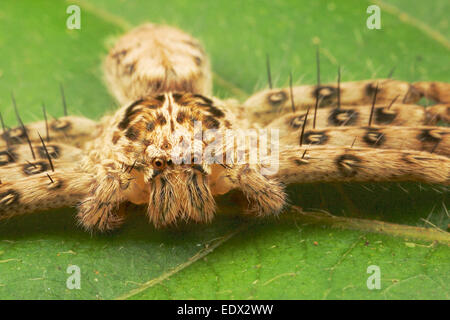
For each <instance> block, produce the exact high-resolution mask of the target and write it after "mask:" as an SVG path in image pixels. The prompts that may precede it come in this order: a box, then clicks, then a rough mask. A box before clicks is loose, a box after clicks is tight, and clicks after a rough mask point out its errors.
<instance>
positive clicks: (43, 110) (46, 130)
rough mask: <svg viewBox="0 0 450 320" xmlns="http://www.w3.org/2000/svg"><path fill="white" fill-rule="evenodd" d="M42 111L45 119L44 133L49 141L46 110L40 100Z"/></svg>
mask: <svg viewBox="0 0 450 320" xmlns="http://www.w3.org/2000/svg"><path fill="white" fill-rule="evenodd" d="M42 112H43V113H44V119H45V133H46V135H47V136H46V140H47V142H50V133H49V130H48V119H47V110H46V109H45V104H44V103H43V102H42Z"/></svg>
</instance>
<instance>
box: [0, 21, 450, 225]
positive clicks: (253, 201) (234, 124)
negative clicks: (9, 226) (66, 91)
mask: <svg viewBox="0 0 450 320" xmlns="http://www.w3.org/2000/svg"><path fill="white" fill-rule="evenodd" d="M318 67H319V64H318ZM269 70H270V69H269ZM104 72H105V79H106V82H107V84H108V86H109V88H110V90H111V92H112V94H113V95H114V96H115V97H116V98H117V100H118V101H119V102H120V104H121V105H122V106H123V107H121V108H120V109H119V110H117V111H116V112H115V113H114V114H111V115H107V116H105V117H103V118H102V119H101V120H100V121H99V122H95V121H92V120H89V119H86V118H82V117H74V116H67V115H66V116H64V117H61V118H59V119H55V120H52V121H47V117H46V116H45V121H41V122H36V123H31V124H28V125H25V124H24V123H23V122H22V120H21V119H20V116H19V114H18V112H17V108H16V109H15V110H16V113H17V117H18V121H19V124H20V125H19V126H18V127H16V128H7V127H5V125H4V124H3V120H2V127H3V129H2V130H3V131H2V135H1V139H0V178H1V184H0V218H8V217H11V216H14V215H19V214H24V213H28V212H33V211H37V210H44V209H49V208H58V207H63V206H77V209H78V214H77V218H78V221H79V223H80V224H81V225H82V226H83V227H84V228H86V229H87V230H100V231H106V230H112V229H115V228H117V227H119V226H120V225H121V224H122V223H123V222H124V221H125V219H126V215H127V207H128V205H129V204H130V203H133V204H138V205H143V204H146V205H147V215H148V218H149V220H150V221H151V222H152V223H153V224H154V225H155V226H157V227H162V226H166V225H170V224H174V223H177V221H180V220H193V221H197V222H208V221H211V219H212V218H213V216H214V212H215V200H214V197H215V196H217V195H220V194H225V193H227V192H229V191H230V190H232V189H239V190H241V191H242V193H243V194H244V195H245V197H246V198H247V199H248V203H249V206H248V210H247V211H248V212H249V213H251V214H254V215H257V216H266V215H271V214H277V213H279V212H281V211H282V210H283V207H285V205H286V203H287V196H286V193H285V191H284V188H285V185H286V184H290V183H311V182H352V181H356V182H369V181H375V182H377V181H419V182H426V183H436V184H442V185H448V184H449V182H450V179H449V177H450V174H449V168H450V166H449V164H450V160H449V158H448V156H449V155H450V136H449V132H450V129H449V128H447V127H445V126H436V125H437V122H438V121H440V122H444V123H448V122H449V120H450V108H449V103H450V84H447V83H440V82H417V83H412V84H410V83H407V82H402V81H396V80H391V79H378V80H367V81H356V82H347V83H341V82H340V72H339V73H338V81H337V83H335V84H325V85H323V84H321V83H320V81H318V83H317V84H316V85H305V86H295V87H294V86H292V81H291V85H290V86H289V88H285V89H274V88H272V85H271V83H270V81H269V85H270V89H267V90H263V91H261V92H258V93H256V94H254V95H252V96H251V97H250V98H248V99H247V100H246V101H245V102H244V103H240V102H238V101H236V100H233V99H228V100H224V101H222V100H220V99H217V98H214V97H212V96H211V92H212V80H211V71H210V64H209V59H208V57H207V55H206V53H205V51H204V49H203V47H202V46H201V44H200V43H199V41H197V40H196V39H194V38H193V37H191V36H190V35H188V34H186V33H184V32H183V31H181V30H178V29H176V28H173V27H170V26H164V25H156V24H145V25H142V26H140V27H137V28H136V29H134V30H132V31H130V32H129V33H127V34H126V35H124V36H123V37H122V38H120V39H119V40H118V42H117V43H116V45H115V46H114V47H113V48H112V49H111V50H110V52H109V54H108V55H107V57H106V59H105V63H104ZM318 74H320V72H319V73H318ZM269 76H270V72H269ZM291 79H292V78H291ZM269 80H270V77H269ZM423 97H425V98H426V99H428V100H433V101H435V102H436V104H434V105H433V106H429V107H422V106H418V105H415V104H414V103H416V102H418V101H419V100H420V99H421V98H423ZM44 115H45V110H44ZM239 129H240V130H250V131H251V132H253V133H254V132H257V133H263V132H267V131H268V130H269V129H270V130H272V131H270V132H271V138H273V137H276V136H277V133H278V138H279V139H278V140H276V139H275V140H273V141H275V143H272V142H273V141H272V140H271V143H270V146H269V149H270V153H271V155H270V156H268V154H261V153H260V154H259V159H257V160H258V161H250V160H249V158H251V153H250V151H249V149H248V148H244V149H242V148H241V149H240V148H239V146H238V142H237V140H238V138H239V137H240V138H242V137H243V138H244V140H245V139H246V138H250V135H249V136H248V137H246V135H247V134H246V133H244V134H243V135H242V134H241V135H240V136H236V137H234V136H231V137H232V139H230V140H227V142H223V141H222V140H220V139H218V138H217V137H219V136H220V137H229V133H230V132H234V131H236V130H239ZM275 129H276V130H275ZM277 130H278V131H277ZM180 132H183V133H184V134H186V135H187V137H188V138H186V137H185V136H183V135H180V134H179V133H180ZM211 132H212V133H214V134H212V135H211ZM244 132H249V131H244ZM41 133H42V135H41ZM44 133H45V134H44ZM189 137H190V138H189ZM192 137H194V139H191V138H192ZM235 138H236V139H235ZM192 140H194V142H193V145H192V143H190V142H192ZM241 142H242V141H241ZM253 143H254V145H256V146H258V147H260V150H261V149H262V146H263V145H264V144H265V145H267V136H266V138H265V139H259V140H257V142H256V143H255V142H253ZM180 145H181V146H182V148H179V147H180ZM212 146H215V148H212ZM217 146H219V147H220V148H217ZM177 148H178V149H177ZM177 150H178V151H177ZM186 150H188V151H189V152H187V151H186ZM206 150H209V151H211V150H212V151H211V152H210V155H212V158H213V159H214V161H208V160H210V158H211V157H209V158H208V157H206V155H205V154H206V153H205V151H206ZM177 152H178V153H177ZM273 155H276V156H275V157H273ZM225 156H226V157H225ZM257 156H258V155H257ZM224 158H226V161H225V160H224ZM180 160H181V161H180ZM253 160H254V159H253Z"/></svg>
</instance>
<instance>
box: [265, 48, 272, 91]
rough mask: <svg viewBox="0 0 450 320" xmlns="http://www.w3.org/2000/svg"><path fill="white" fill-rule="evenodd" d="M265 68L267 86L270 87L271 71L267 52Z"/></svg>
mask: <svg viewBox="0 0 450 320" xmlns="http://www.w3.org/2000/svg"><path fill="white" fill-rule="evenodd" d="M266 68H267V81H268V82H269V88H270V89H272V72H271V71H270V58H269V54H267V55H266Z"/></svg>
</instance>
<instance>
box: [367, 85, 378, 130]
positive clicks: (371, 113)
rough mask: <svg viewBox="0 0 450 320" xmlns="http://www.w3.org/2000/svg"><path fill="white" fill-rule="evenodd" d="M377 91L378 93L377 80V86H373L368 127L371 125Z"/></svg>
mask: <svg viewBox="0 0 450 320" xmlns="http://www.w3.org/2000/svg"><path fill="white" fill-rule="evenodd" d="M377 93H378V82H377V86H376V87H375V92H374V94H373V100H372V108H371V109H370V117H369V127H370V126H371V125H372V118H373V112H374V110H375V103H376V101H377Z"/></svg>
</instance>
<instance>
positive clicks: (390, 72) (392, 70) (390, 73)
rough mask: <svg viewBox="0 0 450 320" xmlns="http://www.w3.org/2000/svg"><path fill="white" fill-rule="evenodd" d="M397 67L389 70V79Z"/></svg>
mask: <svg viewBox="0 0 450 320" xmlns="http://www.w3.org/2000/svg"><path fill="white" fill-rule="evenodd" d="M396 68H397V67H396V66H394V67H393V68H392V69H391V71H389V74H388V76H387V78H388V79H392V76H393V75H394V72H395V69H396Z"/></svg>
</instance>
